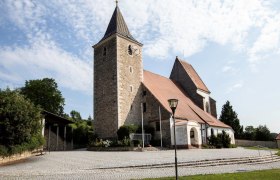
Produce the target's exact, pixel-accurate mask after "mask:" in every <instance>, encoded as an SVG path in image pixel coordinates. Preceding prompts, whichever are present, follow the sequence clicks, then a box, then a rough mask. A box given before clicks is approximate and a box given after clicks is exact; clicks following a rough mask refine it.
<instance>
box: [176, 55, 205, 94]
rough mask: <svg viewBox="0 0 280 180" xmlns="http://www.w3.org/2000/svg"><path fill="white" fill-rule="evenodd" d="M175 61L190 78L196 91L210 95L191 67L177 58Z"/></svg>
mask: <svg viewBox="0 0 280 180" xmlns="http://www.w3.org/2000/svg"><path fill="white" fill-rule="evenodd" d="M177 59H178V60H179V62H180V63H181V64H182V66H183V67H184V69H185V71H186V73H187V74H188V75H189V76H190V78H191V79H192V81H193V83H194V84H195V86H196V87H197V89H200V90H203V91H206V92H208V93H210V91H209V89H208V88H207V87H206V85H205V84H204V82H203V81H202V79H201V78H200V77H199V75H198V74H197V72H196V71H195V69H194V68H193V67H192V65H191V64H189V63H187V62H185V61H183V60H180V59H179V58H177Z"/></svg>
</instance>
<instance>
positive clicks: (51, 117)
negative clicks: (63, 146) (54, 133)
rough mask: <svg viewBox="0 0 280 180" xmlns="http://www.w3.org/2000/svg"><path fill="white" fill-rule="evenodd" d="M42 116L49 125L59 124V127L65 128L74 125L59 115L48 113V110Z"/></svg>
mask: <svg viewBox="0 0 280 180" xmlns="http://www.w3.org/2000/svg"><path fill="white" fill-rule="evenodd" d="M42 114H43V115H44V117H45V120H46V123H49V124H58V125H64V126H65V125H68V124H71V123H73V122H72V121H70V120H69V119H66V118H64V117H61V116H59V115H57V114H54V113H51V112H48V111H46V110H43V112H42Z"/></svg>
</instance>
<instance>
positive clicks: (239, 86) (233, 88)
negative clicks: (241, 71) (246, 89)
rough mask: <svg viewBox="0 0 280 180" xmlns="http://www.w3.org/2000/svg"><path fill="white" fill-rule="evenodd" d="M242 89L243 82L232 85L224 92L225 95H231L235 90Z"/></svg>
mask: <svg viewBox="0 0 280 180" xmlns="http://www.w3.org/2000/svg"><path fill="white" fill-rule="evenodd" d="M242 87H243V82H238V83H236V84H233V85H232V86H231V87H229V88H228V89H227V91H226V93H231V92H233V91H235V90H237V89H240V88H242Z"/></svg>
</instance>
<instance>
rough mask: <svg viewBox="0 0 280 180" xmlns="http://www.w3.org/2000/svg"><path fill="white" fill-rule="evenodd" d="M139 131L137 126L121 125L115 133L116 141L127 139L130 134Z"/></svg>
mask: <svg viewBox="0 0 280 180" xmlns="http://www.w3.org/2000/svg"><path fill="white" fill-rule="evenodd" d="M138 129H139V126H137V125H133V124H131V125H123V126H121V127H120V128H119V130H118V131H117V134H118V139H119V140H123V139H124V138H125V137H126V138H129V134H130V133H136V131H137V130H138Z"/></svg>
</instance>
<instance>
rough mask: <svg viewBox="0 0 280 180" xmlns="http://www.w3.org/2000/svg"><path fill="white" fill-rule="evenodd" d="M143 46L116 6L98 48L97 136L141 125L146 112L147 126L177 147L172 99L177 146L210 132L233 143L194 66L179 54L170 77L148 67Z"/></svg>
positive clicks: (195, 141) (204, 138)
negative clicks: (171, 103)
mask: <svg viewBox="0 0 280 180" xmlns="http://www.w3.org/2000/svg"><path fill="white" fill-rule="evenodd" d="M142 46H143V44H141V43H140V42H139V41H137V40H136V39H134V37H133V36H132V35H131V34H130V32H129V29H128V26H127V24H126V22H125V20H124V18H123V16H122V14H121V11H120V9H119V7H118V5H117V6H116V8H115V10H114V13H113V15H112V17H111V20H110V22H109V25H108V27H107V30H106V32H105V34H104V37H103V38H102V39H101V40H100V41H99V42H98V43H97V44H96V45H94V46H93V48H94V119H95V121H94V128H95V132H96V133H97V135H98V136H99V137H100V138H103V139H106V138H117V131H118V129H119V128H120V127H121V126H123V125H129V124H135V125H141V122H142V115H143V120H144V124H145V125H149V126H153V127H154V128H155V130H156V132H155V135H154V137H153V138H154V139H158V140H159V139H160V138H161V137H162V141H163V144H164V145H165V146H172V145H173V126H174V123H173V120H172V111H171V109H170V107H169V104H168V99H172V98H173V99H178V100H179V101H178V106H177V109H176V112H175V119H176V121H175V127H176V142H177V145H178V146H181V147H186V148H190V147H193V146H195V147H200V146H201V145H202V144H206V141H207V137H209V136H211V134H214V135H217V134H218V133H222V131H223V130H224V131H225V132H226V133H228V134H229V136H230V138H231V143H232V144H234V131H233V130H232V128H231V127H230V126H228V125H226V124H224V123H223V122H221V121H219V120H217V112H216V102H215V100H214V99H212V98H211V96H210V91H209V89H208V88H207V87H206V85H205V84H204V83H203V81H202V80H201V78H200V77H199V75H198V74H197V73H196V71H195V70H194V68H193V67H192V65H191V64H189V63H187V62H186V61H184V60H182V59H180V58H178V57H176V58H175V62H174V65H173V69H172V72H171V75H170V77H169V78H166V77H163V76H161V75H158V74H155V73H152V72H149V71H145V70H143V61H142V53H143V51H142ZM141 104H142V105H141ZM141 106H142V108H141ZM141 109H142V110H141ZM159 127H161V132H162V133H160V128H159ZM160 134H161V135H160Z"/></svg>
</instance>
